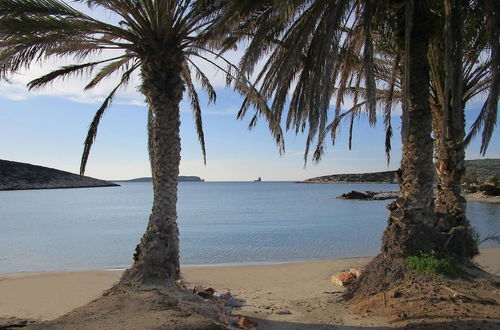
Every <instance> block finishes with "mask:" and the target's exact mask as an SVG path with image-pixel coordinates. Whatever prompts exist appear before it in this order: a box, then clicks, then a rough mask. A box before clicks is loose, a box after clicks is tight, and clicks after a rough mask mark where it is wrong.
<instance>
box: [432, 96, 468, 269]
mask: <svg viewBox="0 0 500 330" xmlns="http://www.w3.org/2000/svg"><path fill="white" fill-rule="evenodd" d="M432 115H433V127H434V136H435V139H436V140H435V149H434V150H435V159H436V163H435V167H436V172H437V186H436V199H435V212H436V217H437V222H438V223H437V227H438V230H439V231H440V232H441V235H442V246H441V252H443V253H446V254H448V255H452V256H454V257H455V258H457V259H459V260H467V259H470V258H472V257H473V256H474V255H476V254H477V253H478V250H477V246H476V244H475V241H474V238H473V229H472V226H471V225H470V223H469V221H468V220H467V218H466V216H465V210H466V201H465V198H464V197H463V196H462V189H461V183H462V177H463V175H464V173H465V166H464V164H465V160H464V159H465V146H464V142H463V140H464V136H465V129H464V127H465V118H464V110H463V109H453V107H450V109H449V110H448V115H447V116H444V114H443V109H442V108H441V107H440V106H433V107H432ZM445 120H446V123H444V122H443V121H445Z"/></svg>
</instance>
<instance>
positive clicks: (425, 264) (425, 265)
mask: <svg viewBox="0 0 500 330" xmlns="http://www.w3.org/2000/svg"><path fill="white" fill-rule="evenodd" d="M406 265H407V266H408V267H409V268H411V269H413V270H415V271H416V272H417V273H418V274H421V275H429V276H435V277H451V278H455V277H457V276H458V275H459V274H460V271H459V269H458V267H457V265H456V264H455V262H453V260H451V259H450V258H449V257H446V256H440V255H438V254H437V253H436V252H435V251H431V252H428V253H421V254H420V255H418V256H410V257H408V258H407V259H406Z"/></svg>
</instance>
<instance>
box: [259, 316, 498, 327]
mask: <svg viewBox="0 0 500 330" xmlns="http://www.w3.org/2000/svg"><path fill="white" fill-rule="evenodd" d="M252 320H255V321H256V322H257V323H258V324H259V326H258V329H259V330H358V329H359V330H361V329H370V330H386V329H422V330H424V329H425V330H450V329H456V330H479V329H480V330H498V329H500V322H495V321H487V320H458V321H447V322H435V323H434V322H427V323H410V324H408V325H406V326H402V327H396V326H395V327H379V326H349V325H333V324H307V323H295V322H286V321H273V320H266V319H261V318H255V317H253V318H252Z"/></svg>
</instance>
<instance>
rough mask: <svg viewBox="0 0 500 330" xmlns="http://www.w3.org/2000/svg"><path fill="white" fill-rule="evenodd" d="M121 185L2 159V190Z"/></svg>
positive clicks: (0, 186)
mask: <svg viewBox="0 0 500 330" xmlns="http://www.w3.org/2000/svg"><path fill="white" fill-rule="evenodd" d="M112 186H119V185H118V184H116V183H112V182H108V181H104V180H98V179H94V178H91V177H88V176H80V175H78V174H74V173H69V172H65V171H60V170H56V169H53V168H48V167H43V166H37V165H31V164H27V163H19V162H12V161H8V160H1V159H0V190H28V189H60V188H90V187H112Z"/></svg>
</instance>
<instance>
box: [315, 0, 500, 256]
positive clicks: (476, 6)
mask: <svg viewBox="0 0 500 330" xmlns="http://www.w3.org/2000/svg"><path fill="white" fill-rule="evenodd" d="M451 9H452V7H447V8H446V7H442V8H440V11H439V17H436V18H438V20H437V21H438V22H439V24H438V26H437V28H436V29H437V30H438V31H442V32H440V33H437V34H434V36H433V38H432V39H431V47H430V52H429V61H430V67H431V100H430V101H431V110H432V116H433V133H434V157H435V159H436V162H435V167H436V172H437V178H436V179H437V186H436V196H435V212H436V215H437V217H438V219H437V228H438V229H439V231H440V232H441V235H442V246H441V248H440V250H442V251H443V252H445V253H448V254H451V255H453V256H455V257H456V258H459V259H468V258H471V257H472V256H473V255H475V254H477V252H478V251H477V247H476V245H475V242H474V238H473V229H472V227H471V226H470V223H469V221H468V220H467V219H466V217H465V199H464V198H463V196H462V195H461V181H462V176H463V174H464V171H465V168H464V156H465V143H464V137H465V134H464V132H465V121H464V110H465V105H466V104H467V102H468V101H470V100H471V99H472V98H474V97H476V96H477V95H480V94H484V93H486V92H487V97H486V101H485V103H484V106H483V109H484V108H486V107H488V106H489V103H490V102H489V100H490V99H491V98H493V97H495V96H494V95H492V94H491V93H492V92H494V91H492V90H491V85H492V81H493V80H494V79H493V78H494V75H495V73H494V70H493V69H494V66H493V63H494V62H493V59H492V58H491V57H490V56H488V51H489V50H488V47H489V43H488V39H489V38H488V32H489V31H488V29H489V27H488V25H487V24H485V22H486V21H487V19H486V17H485V13H486V10H485V8H484V4H482V3H477V2H471V3H466V2H462V3H461V4H460V6H459V7H453V9H454V12H453V13H452V12H451ZM462 11H463V13H462ZM459 24H460V25H462V28H458V27H457V25H459ZM386 25H387V23H386V22H381V26H378V27H377V28H376V31H375V35H376V37H375V38H374V40H375V45H374V48H375V50H376V54H377V59H376V62H375V63H376V67H375V75H376V77H377V80H378V81H380V82H383V83H381V84H380V85H381V86H383V85H385V88H381V89H378V90H377V100H379V101H380V102H381V103H385V104H384V105H385V106H384V116H385V118H384V124H385V125H386V152H387V156H388V159H389V152H390V149H391V146H390V141H391V140H390V138H391V136H392V126H391V121H390V119H391V109H392V103H401V101H402V93H401V78H400V73H402V71H403V70H402V68H401V65H400V63H399V59H400V58H401V56H402V54H403V51H404V50H402V49H399V48H398V44H397V42H396V40H395V39H396V38H395V36H393V35H391V33H390V32H391V31H390V29H389V31H388V29H387V28H386ZM462 31H464V33H462ZM388 32H389V33H388ZM443 34H446V38H444V41H443ZM461 53H463V54H461ZM351 56H352V57H354V58H355V57H356V56H357V57H359V55H358V54H351ZM358 62H359V63H360V61H359V60H358ZM359 65H361V64H359ZM351 89H352V90H353V91H357V92H358V93H360V94H364V88H363V87H361V86H352V87H351ZM452 91H453V93H455V95H453V97H452V95H451V94H452ZM458 94H460V95H458ZM457 99H458V102H457ZM451 100H454V101H453V102H451ZM363 104H364V102H363V101H361V102H359V103H357V104H355V105H354V106H353V107H352V108H351V109H349V110H347V111H345V112H343V113H342V114H340V115H338V116H337V117H336V118H335V119H334V120H333V122H332V124H330V125H328V126H327V130H332V131H335V130H338V129H339V128H340V122H341V121H342V120H343V119H344V118H348V115H349V116H350V118H351V121H350V139H351V138H352V119H353V117H354V116H356V115H358V114H359V111H360V108H361V107H362V106H363ZM491 104H492V105H493V109H492V112H493V113H495V112H496V111H497V104H498V102H492V103H491ZM445 107H446V109H447V110H446V111H444V109H445ZM483 114H484V112H482V113H481V115H483ZM480 118H481V116H479V117H478V119H477V120H476V122H477V121H479V120H480ZM488 124H489V125H494V122H493V123H491V122H488ZM332 136H333V137H334V136H335V134H332ZM320 142H321V143H323V141H320ZM488 142H489V138H488V139H487V140H484V141H483V143H486V146H487V143H488ZM318 148H322V147H321V146H318V147H317V149H318Z"/></svg>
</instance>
